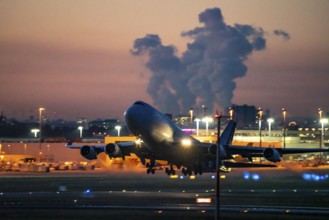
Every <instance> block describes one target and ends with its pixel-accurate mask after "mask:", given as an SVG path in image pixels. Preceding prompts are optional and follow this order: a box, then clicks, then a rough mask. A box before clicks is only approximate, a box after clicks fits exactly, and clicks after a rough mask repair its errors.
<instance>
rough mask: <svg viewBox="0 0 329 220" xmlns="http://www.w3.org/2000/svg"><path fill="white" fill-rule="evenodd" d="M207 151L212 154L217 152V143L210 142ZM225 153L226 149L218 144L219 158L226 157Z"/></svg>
mask: <svg viewBox="0 0 329 220" xmlns="http://www.w3.org/2000/svg"><path fill="white" fill-rule="evenodd" d="M208 152H209V153H210V154H212V155H216V153H217V144H212V145H211V146H210V147H209V148H208ZM226 156H227V154H226V151H225V149H224V148H223V146H220V147H219V157H220V158H224V157H226Z"/></svg>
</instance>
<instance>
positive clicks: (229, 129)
mask: <svg viewBox="0 0 329 220" xmlns="http://www.w3.org/2000/svg"><path fill="white" fill-rule="evenodd" d="M235 127H236V123H235V122H234V121H232V120H231V121H230V122H229V123H228V125H227V126H226V128H225V130H224V131H223V133H222V135H221V136H220V145H222V146H227V145H231V144H232V140H233V136H234V131H235Z"/></svg>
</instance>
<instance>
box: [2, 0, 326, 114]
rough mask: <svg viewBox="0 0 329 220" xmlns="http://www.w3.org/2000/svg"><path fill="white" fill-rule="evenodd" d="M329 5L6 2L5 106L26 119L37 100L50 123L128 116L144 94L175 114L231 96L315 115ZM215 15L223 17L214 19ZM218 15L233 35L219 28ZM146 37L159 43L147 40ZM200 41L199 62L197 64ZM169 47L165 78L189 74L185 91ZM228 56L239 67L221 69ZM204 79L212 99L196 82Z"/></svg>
mask: <svg viewBox="0 0 329 220" xmlns="http://www.w3.org/2000/svg"><path fill="white" fill-rule="evenodd" d="M215 8H216V10H213V9H215ZM208 9H209V10H208ZM211 9H212V10H211ZM328 11H329V1H327V0H314V1H309V0H276V1H273V0H248V1H245V0H219V1H214V0H212V1H207V0H202V1H201V0H200V1H199V0H180V1H171V0H168V1H154V0H138V1H131V0H93V1H89V0H56V1H52V0H0V30H1V31H0V111H3V112H4V114H5V115H6V116H9V117H17V118H19V119H22V118H28V117H29V116H30V115H31V114H33V115H34V117H37V109H38V107H41V106H42V107H45V108H46V111H45V115H46V116H47V117H49V118H50V119H55V118H63V119H72V120H74V119H76V118H77V117H86V118H88V119H96V118H116V117H118V118H122V115H123V111H124V110H125V109H126V108H127V107H128V106H129V105H131V104H132V103H133V102H134V101H136V100H144V101H146V102H149V103H150V104H155V105H156V106H157V107H159V108H160V110H162V111H168V110H173V111H177V112H171V113H173V114H179V113H186V112H187V111H188V108H187V106H189V105H192V106H193V107H196V106H197V105H201V104H203V103H205V104H207V105H210V106H211V107H213V109H219V110H220V111H221V108H223V107H226V106H221V105H224V104H226V103H233V104H239V105H242V104H249V105H255V106H257V107H262V108H263V109H270V110H271V113H272V114H273V116H277V117H280V114H281V109H282V108H283V107H285V108H286V109H287V111H288V116H289V115H290V116H316V115H317V109H318V108H319V107H321V108H322V109H323V110H324V111H328V112H329V98H328V94H329V86H328V84H329V40H328V39H329V25H328V22H329V13H328ZM218 12H219V13H220V12H221V16H222V17H223V20H220V19H221V16H212V15H214V14H215V15H217V14H219V13H218ZM218 19H219V20H218ZM212 22H214V23H215V26H216V25H217V24H218V25H217V26H220V27H223V28H224V29H225V30H230V32H220V33H221V34H218V33H217V32H215V33H213V32H212V31H211V30H210V29H209V28H211V27H210V26H211V25H212ZM216 22H218V23H216ZM219 24H220V25H219ZM217 26H216V27H217ZM242 27H244V28H246V27H248V28H249V29H248V30H251V32H252V34H250V33H249V32H248V33H247V32H244V31H243V30H245V29H243V28H242ZM233 33H237V35H234V34H233ZM205 36H206V38H204V37H205ZM217 36H222V37H223V38H216V37H217ZM224 36H225V37H224ZM230 37H231V38H232V37H234V38H236V39H231V38H230ZM209 39H210V40H209ZM237 39H238V40H237ZM239 39H241V41H239ZM149 40H154V41H153V42H156V44H155V45H153V46H149V45H150V44H147V45H146V44H143V43H149V42H150V41H149ZM233 40H236V42H237V43H241V42H242V41H243V42H244V43H245V44H243V45H246V48H248V50H247V51H244V50H242V49H241V48H240V47H239V45H240V44H237V43H234V42H235V41H233ZM256 40H260V41H257V42H261V43H264V44H261V45H258V44H256V43H257V42H256ZM226 42H229V43H227V44H226ZM232 42H233V43H232ZM265 42H266V44H265ZM187 45H190V47H189V46H187ZM230 45H232V47H231V46H230ZM192 46H193V47H192ZM198 46H200V47H198ZM217 47H218V48H217ZM219 47H221V48H220V49H219ZM224 47H226V49H225V50H224V49H222V48H224ZM193 48H194V49H193ZM200 48H203V49H202V57H203V58H200V60H199V59H194V60H193V62H192V61H191V60H192V58H191V57H192V55H191V54H193V53H195V52H199V49H200ZM207 48H208V49H207ZM210 49H213V50H211V51H210ZM235 50H239V52H235ZM164 51H166V54H165V55H166V57H165V58H166V62H167V64H168V63H170V65H171V64H172V63H171V62H169V61H168V60H167V58H170V61H171V60H173V61H175V62H176V63H177V65H176V66H175V67H172V66H170V67H172V68H173V69H175V70H173V69H170V73H173V74H185V75H182V76H184V77H180V79H181V81H179V82H181V83H185V84H184V87H179V86H178V85H175V82H172V81H171V79H167V78H164V77H163V76H167V75H166V74H168V66H165V72H166V73H163V72H162V71H164V69H163V68H162V69H160V67H159V65H160V64H163V61H164V59H163V57H161V60H160V61H159V60H157V59H158V58H159V53H161V54H162V55H163V53H164ZM167 52H168V53H167ZM211 53H212V54H213V58H209V57H211V55H209V54H211ZM233 53H234V54H235V55H234V57H233V58H232V56H233V55H232V56H230V59H231V58H232V59H233V60H234V62H233V61H232V62H231V60H230V62H229V63H230V64H232V63H233V64H232V66H234V68H233V67H232V66H224V65H223V66H221V65H219V66H218V60H217V58H216V57H217V55H218V57H220V58H221V60H223V58H226V57H227V56H228V54H233ZM168 54H169V55H168ZM167 55H168V56H167ZM194 55H195V54H194ZM194 55H193V57H194V58H195V56H194ZM206 55H207V56H208V58H207V59H204V57H206ZM198 56H201V55H200V54H198ZM235 56H236V57H235ZM214 57H215V58H214ZM225 60H226V59H225ZM235 61H238V62H237V63H236V62H235ZM220 63H222V61H221V62H220ZM208 64H209V66H207V65H208ZM196 66H197V67H198V68H199V69H200V71H196V70H195V69H194V67H196ZM191 69H192V70H193V71H192V70H191ZM219 69H220V70H219ZM222 69H229V70H227V74H228V75H229V76H230V77H227V76H222V75H220V74H222V72H221V71H222ZM240 69H243V71H242V70H240ZM178 70H179V71H181V72H179V73H178V72H177V71H178ZM157 71H160V72H161V73H162V75H161V77H162V78H161V77H160V78H161V79H162V81H161V82H160V84H159V90H157V91H155V89H156V88H157V84H156V83H157V79H160V78H159V75H157V74H158V72H157ZM232 71H233V75H234V74H236V72H234V71H237V72H239V73H240V74H236V75H234V77H231V76H232V75H230V74H231V73H232ZM208 72H209V74H208ZM194 73H195V74H196V75H193V74H194ZM225 73H226V72H225ZM217 75H218V76H219V78H215V79H214V77H216V76H217ZM175 76H176V75H175ZM186 76H190V77H191V80H189V79H190V78H188V79H187V78H186ZM196 76H197V77H196ZM209 76H211V77H209ZM192 78H193V79H192ZM222 78H223V81H221V79H222ZM227 78H229V79H227ZM203 79H207V80H208V81H207V83H203ZM225 80H227V81H225ZM199 81H200V83H201V84H202V83H203V85H204V86H205V85H208V84H209V87H211V88H212V90H209V92H213V93H215V94H213V97H210V98H208V97H209V96H207V95H209V93H204V94H203V92H204V91H203V89H202V87H201V86H200V88H199V87H193V85H195V84H196V82H199ZM213 82H217V83H218V84H221V85H222V87H223V88H226V86H227V84H229V85H230V91H228V92H227V91H224V92H223V90H222V88H220V87H217V86H216V84H212V83H213ZM218 84H217V85H218ZM176 86H177V87H176ZM196 88H197V89H196ZM204 88H205V87H204ZM179 89H181V90H182V91H179ZM217 92H218V93H217ZM164 94H165V95H166V94H168V96H165V97H162V96H164ZM199 94H200V95H199ZM226 94H228V95H227V96H226ZM178 96H180V99H178V98H177V97H178ZM170 97H175V98H172V99H171V98H170ZM185 98H186V102H187V100H190V102H187V104H185V105H183V104H182V102H184V100H183V99H185ZM171 100H172V102H171ZM208 103H211V104H208ZM223 103H224V104H223ZM178 104H180V105H181V106H180V108H178V107H177V108H172V107H175V106H176V105H178ZM192 106H191V107H192ZM185 111H186V112H185Z"/></svg>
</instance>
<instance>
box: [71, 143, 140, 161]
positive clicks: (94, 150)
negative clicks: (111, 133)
mask: <svg viewBox="0 0 329 220" xmlns="http://www.w3.org/2000/svg"><path fill="white" fill-rule="evenodd" d="M66 146H67V147H68V148H71V149H80V153H81V155H82V156H83V157H84V158H86V159H88V160H93V159H97V155H98V154H100V153H102V152H105V153H106V154H107V155H108V156H109V157H110V158H112V157H113V158H116V157H122V158H123V159H124V157H125V156H129V155H130V153H134V152H135V151H136V148H137V147H136V143H135V142H122V143H109V144H106V145H95V146H89V145H73V143H72V142H68V143H67V144H66Z"/></svg>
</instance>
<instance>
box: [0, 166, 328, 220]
mask: <svg viewBox="0 0 329 220" xmlns="http://www.w3.org/2000/svg"><path fill="white" fill-rule="evenodd" d="M306 172H307V173H309V174H310V173H316V175H318V176H319V180H314V181H312V180H305V179H303V174H304V173H306ZM328 172H329V171H328V170H327V169H315V170H310V169H308V170H303V171H291V170H283V169H278V170H273V169H250V170H244V171H241V170H239V171H233V172H232V173H231V174H227V175H226V178H225V179H222V180H221V197H220V211H221V219H237V218H239V219H277V218H278V216H279V217H280V219H328V217H329V208H328V207H329V206H328V205H329V198H328V197H329V196H328V195H329V187H328V185H329V184H328V182H329V180H327V179H325V178H323V179H322V180H320V177H321V176H324V177H325V175H326V173H328ZM247 174H249V176H256V175H255V174H257V175H258V176H259V177H258V178H255V179H252V178H250V179H249V178H246V175H247ZM314 175H315V174H314ZM0 181H1V187H0V212H1V216H2V217H3V218H2V219H13V218H14V219H23V218H24V219H44V218H48V219H49V218H53V219H58V218H61V219H72V218H73V219H74V218H77V219H95V217H97V218H105V217H115V219H154V217H156V218H157V219H169V218H170V219H214V201H215V198H214V195H215V191H214V185H215V180H214V179H213V177H212V176H211V175H203V176H198V177H197V178H196V179H189V178H186V177H185V178H182V177H181V178H180V177H178V178H177V179H169V178H168V177H167V176H166V175H164V174H160V173H158V174H156V175H146V174H144V173H130V172H123V173H117V172H111V171H108V172H105V171H93V172H92V171H87V172H86V171H65V172H64V171H63V172H52V173H0ZM199 198H210V199H211V203H197V199H199Z"/></svg>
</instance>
